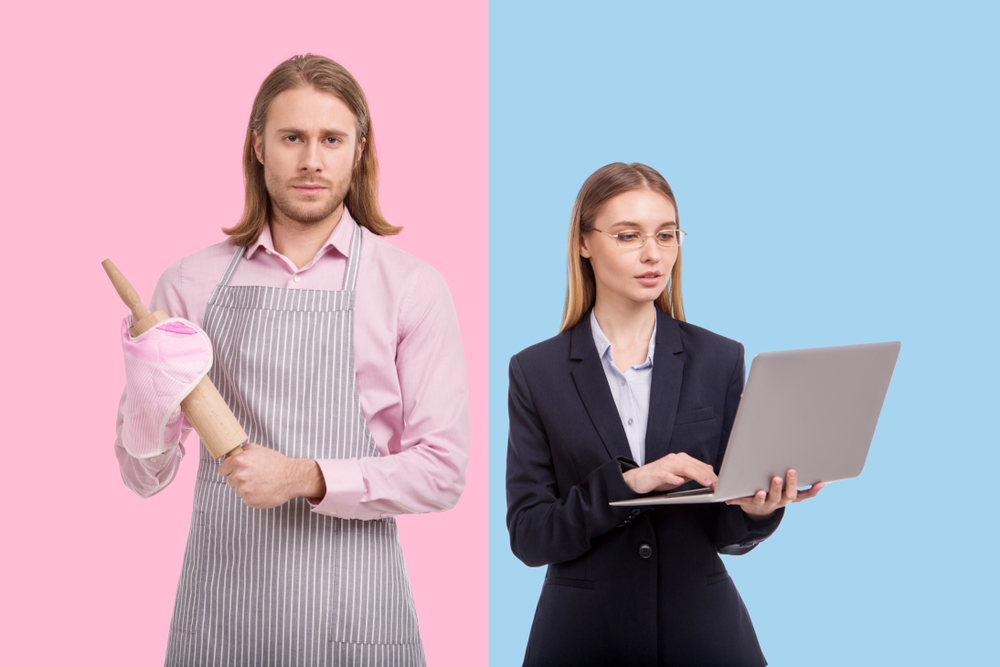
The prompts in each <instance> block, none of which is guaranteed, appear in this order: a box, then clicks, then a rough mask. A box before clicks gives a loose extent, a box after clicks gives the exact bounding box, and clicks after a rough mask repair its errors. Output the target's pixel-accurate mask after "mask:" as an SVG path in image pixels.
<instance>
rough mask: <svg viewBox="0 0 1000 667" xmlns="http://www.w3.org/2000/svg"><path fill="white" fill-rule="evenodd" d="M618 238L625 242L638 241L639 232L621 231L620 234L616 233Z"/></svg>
mask: <svg viewBox="0 0 1000 667" xmlns="http://www.w3.org/2000/svg"><path fill="white" fill-rule="evenodd" d="M618 240H619V241H626V242H629V241H638V240H639V234H637V233H636V232H622V233H621V234H619V235H618Z"/></svg>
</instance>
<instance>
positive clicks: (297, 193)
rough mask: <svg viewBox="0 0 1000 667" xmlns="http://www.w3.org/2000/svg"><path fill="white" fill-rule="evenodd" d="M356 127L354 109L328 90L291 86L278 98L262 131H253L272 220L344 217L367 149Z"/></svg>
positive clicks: (309, 221) (296, 221)
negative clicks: (353, 173) (353, 175)
mask: <svg viewBox="0 0 1000 667" xmlns="http://www.w3.org/2000/svg"><path fill="white" fill-rule="evenodd" d="M357 129H358V123H357V119H356V118H355V117H354V114H353V113H351V110H350V109H349V108H348V107H347V105H346V104H344V103H343V102H342V101H341V100H340V99H338V98H337V97H335V96H334V95H332V94H330V93H326V92H321V91H318V90H316V89H314V88H291V89H289V90H286V91H284V92H283V93H281V94H280V95H278V96H277V97H275V98H274V101H273V102H272V103H271V107H270V109H268V113H267V121H266V122H265V123H264V131H263V134H262V135H258V134H256V133H255V134H254V151H255V152H256V153H257V159H258V160H260V161H261V163H263V165H264V180H265V183H266V184H267V191H268V193H269V194H270V195H271V202H272V203H273V204H274V211H273V213H274V217H275V220H274V222H278V223H279V224H280V223H292V224H298V225H299V226H302V225H313V224H318V223H323V222H327V221H330V219H331V218H333V220H334V221H336V220H339V219H340V216H341V213H342V209H341V206H342V204H343V202H344V197H345V196H346V195H347V190H348V188H349V187H350V185H351V171H352V170H353V168H354V164H355V163H356V162H357V160H359V159H360V158H361V151H362V150H364V141H362V142H361V143H360V145H359V144H358V141H357Z"/></svg>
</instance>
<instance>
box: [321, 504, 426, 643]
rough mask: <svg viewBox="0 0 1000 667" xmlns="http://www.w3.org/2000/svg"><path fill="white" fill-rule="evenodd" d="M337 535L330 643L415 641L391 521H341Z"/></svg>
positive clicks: (412, 608) (406, 585)
mask: <svg viewBox="0 0 1000 667" xmlns="http://www.w3.org/2000/svg"><path fill="white" fill-rule="evenodd" d="M338 537H339V539H338V540H337V558H336V563H337V576H336V577H335V580H334V584H333V588H334V590H333V596H332V600H333V609H332V627H331V632H330V639H331V641H333V642H336V643H339V644H420V632H419V629H418V627H417V612H416V607H415V606H414V604H413V591H412V590H411V589H410V580H409V577H408V576H407V574H406V564H405V563H404V562H403V550H402V548H401V547H400V545H399V538H398V537H397V533H396V521H395V519H381V520H376V521H357V520H345V521H343V522H342V523H341V530H340V534H339V535H338Z"/></svg>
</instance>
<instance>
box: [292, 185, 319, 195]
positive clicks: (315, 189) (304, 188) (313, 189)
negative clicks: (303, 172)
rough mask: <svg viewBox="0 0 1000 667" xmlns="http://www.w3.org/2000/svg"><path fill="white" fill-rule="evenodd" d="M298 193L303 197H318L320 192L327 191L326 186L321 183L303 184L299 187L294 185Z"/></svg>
mask: <svg viewBox="0 0 1000 667" xmlns="http://www.w3.org/2000/svg"><path fill="white" fill-rule="evenodd" d="M292 187H293V188H295V190H296V192H298V193H299V194H303V195H318V194H319V193H320V192H322V191H323V190H325V189H326V186H325V185H320V184H319V183H302V184H299V185H293V186H292Z"/></svg>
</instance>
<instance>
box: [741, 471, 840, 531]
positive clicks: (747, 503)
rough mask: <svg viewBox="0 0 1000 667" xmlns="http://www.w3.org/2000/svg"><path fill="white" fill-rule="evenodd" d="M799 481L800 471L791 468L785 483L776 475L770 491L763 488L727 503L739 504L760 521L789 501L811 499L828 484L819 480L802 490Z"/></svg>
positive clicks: (796, 501)
mask: <svg viewBox="0 0 1000 667" xmlns="http://www.w3.org/2000/svg"><path fill="white" fill-rule="evenodd" d="M797 482H798V473H796V472H795V471H794V470H789V471H788V473H787V474H786V475H785V481H784V484H782V479H781V478H780V477H775V478H774V479H772V480H771V490H770V491H768V492H766V493H765V492H764V490H763V489H761V490H760V491H758V492H757V493H756V494H754V495H752V496H747V497H746V498H736V499H734V500H727V501H726V504H727V505H739V506H740V507H742V508H743V511H744V512H746V513H747V514H748V515H749V516H750V517H751V518H752V519H754V520H756V521H760V520H762V519H766V518H767V517H769V516H771V515H772V514H774V511H775V510H776V509H778V508H779V507H784V506H785V505H787V504H789V503H798V502H802V501H803V500H809V499H810V498H812V497H814V496H815V495H816V494H817V493H819V492H820V490H821V489H822V488H823V487H824V486H826V485H825V484H824V483H823V482H817V483H816V484H813V485H812V486H810V487H809V488H808V489H806V490H805V491H801V492H800V491H799V490H798V487H797V486H796V483H797ZM782 486H784V490H782Z"/></svg>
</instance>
